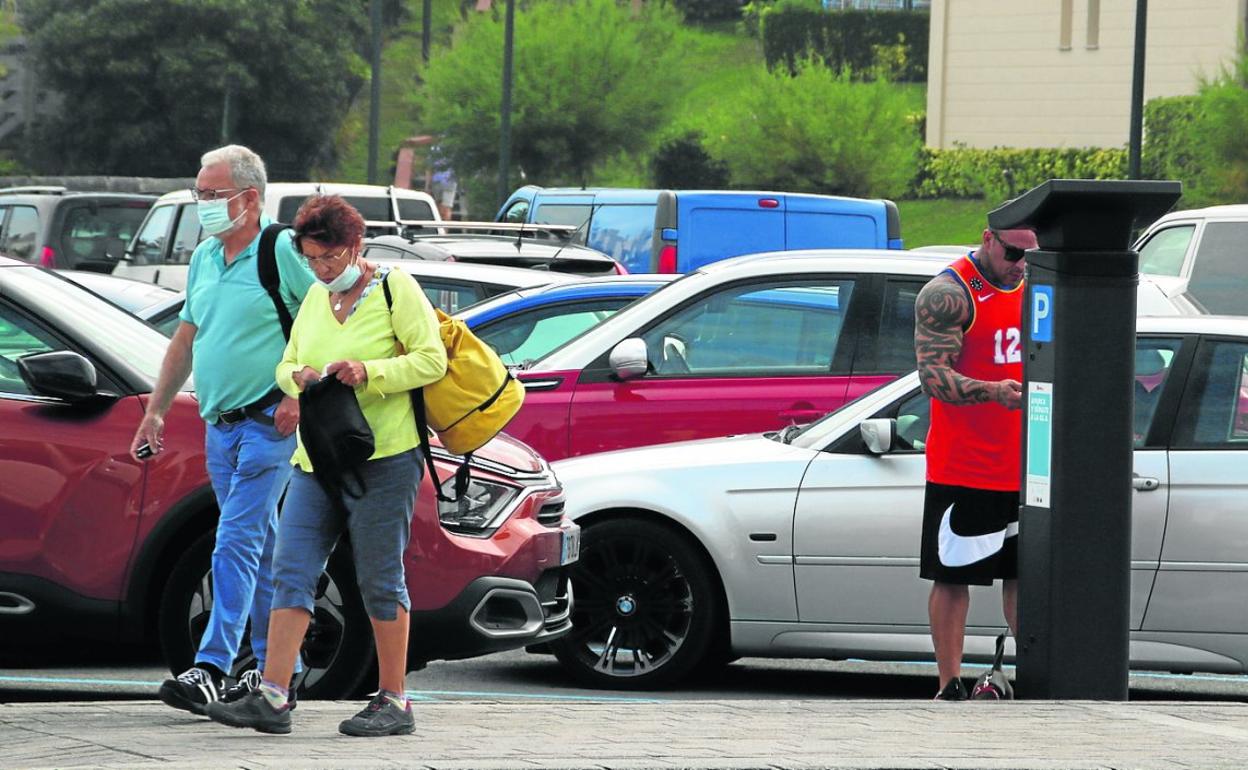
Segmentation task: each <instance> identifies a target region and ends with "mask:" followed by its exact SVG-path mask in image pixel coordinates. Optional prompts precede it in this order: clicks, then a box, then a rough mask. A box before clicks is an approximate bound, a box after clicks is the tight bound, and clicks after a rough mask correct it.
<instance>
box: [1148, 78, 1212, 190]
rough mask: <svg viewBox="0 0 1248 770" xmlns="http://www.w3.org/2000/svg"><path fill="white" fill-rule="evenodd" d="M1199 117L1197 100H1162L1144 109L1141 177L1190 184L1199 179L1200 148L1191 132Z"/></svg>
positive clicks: (1198, 100) (1166, 98)
mask: <svg viewBox="0 0 1248 770" xmlns="http://www.w3.org/2000/svg"><path fill="white" fill-rule="evenodd" d="M1199 115H1200V97H1199V96H1164V97H1160V98H1157V99H1152V100H1150V101H1148V102H1147V103H1146V104H1145V105H1144V148H1143V151H1142V152H1141V157H1140V166H1141V171H1143V172H1144V176H1145V177H1147V178H1149V179H1180V180H1182V181H1183V182H1184V184H1191V183H1193V182H1194V181H1195V180H1196V179H1197V178H1198V177H1199V176H1200V174H1201V159H1200V147H1199V145H1198V143H1197V142H1196V141H1195V138H1196V133H1195V132H1193V131H1192V127H1193V126H1194V125H1196V123H1197V120H1198V118H1199Z"/></svg>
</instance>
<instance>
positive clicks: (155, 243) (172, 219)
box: [113, 182, 441, 290]
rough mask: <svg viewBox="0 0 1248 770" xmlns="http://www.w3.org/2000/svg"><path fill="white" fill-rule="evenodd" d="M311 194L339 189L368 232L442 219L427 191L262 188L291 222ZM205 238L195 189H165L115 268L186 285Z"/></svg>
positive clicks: (278, 215) (281, 217) (275, 213)
mask: <svg viewBox="0 0 1248 770" xmlns="http://www.w3.org/2000/svg"><path fill="white" fill-rule="evenodd" d="M310 195H341V196H342V197H343V198H345V199H346V201H347V202H348V203H350V204H351V205H352V206H355V208H356V209H358V210H359V212H360V214H361V215H363V217H364V221H365V223H366V225H367V230H366V233H365V234H366V235H369V236H373V235H391V234H397V233H401V232H402V230H403V225H402V222H412V221H426V222H428V221H440V220H441V218H440V217H439V216H438V207H437V206H436V205H435V204H434V201H433V198H432V197H431V196H430V195H429V194H428V193H424V192H420V191H419V190H407V189H404V188H401V187H384V186H381V185H367V184H340V183H337V182H270V183H269V184H268V186H267V187H266V188H265V192H264V213H265V215H266V216H268V217H269V218H270V219H272V220H273V221H274V222H290V221H291V220H292V219H294V217H295V212H296V211H298V210H299V207H300V206H301V205H303V202H304V201H305V200H307V198H308V196H310ZM201 240H203V231H202V230H201V229H200V226H199V218H198V217H197V216H196V215H195V202H194V201H192V200H191V191H190V190H177V191H175V192H171V193H166V194H165V195H162V196H160V198H159V199H158V200H157V201H156V203H154V204H153V205H152V208H151V210H150V211H148V212H147V217H146V218H145V219H144V220H143V223H142V224H141V225H140V226H139V229H138V232H137V233H136V234H135V236H134V239H133V240H132V241H131V242H130V245H129V247H128V248H127V249H126V253H125V256H123V257H122V259H121V261H120V262H118V264H117V267H116V268H115V269H114V270H113V274H114V275H122V276H125V277H127V278H134V279H137V280H140V281H149V282H151V283H156V284H160V285H161V286H168V287H169V288H171V289H177V290H182V289H185V288H186V269H187V264H188V263H189V262H190V261H191V253H192V252H193V251H195V247H196V246H197V245H198V244H199V242H200V241H201Z"/></svg>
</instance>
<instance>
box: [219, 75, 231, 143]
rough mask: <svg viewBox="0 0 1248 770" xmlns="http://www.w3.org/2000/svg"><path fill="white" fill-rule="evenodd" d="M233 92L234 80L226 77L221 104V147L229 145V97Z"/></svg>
mask: <svg viewBox="0 0 1248 770" xmlns="http://www.w3.org/2000/svg"><path fill="white" fill-rule="evenodd" d="M233 92H234V78H233V77H230V76H226V78H225V97H224V98H223V99H222V104H221V145H222V146H225V145H227V144H229V143H230V96H232V95H233Z"/></svg>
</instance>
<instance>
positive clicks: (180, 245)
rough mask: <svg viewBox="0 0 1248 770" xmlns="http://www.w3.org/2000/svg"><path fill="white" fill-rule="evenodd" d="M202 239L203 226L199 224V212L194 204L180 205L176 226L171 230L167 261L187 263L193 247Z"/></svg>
mask: <svg viewBox="0 0 1248 770" xmlns="http://www.w3.org/2000/svg"><path fill="white" fill-rule="evenodd" d="M203 239H204V228H203V227H201V226H200V224H199V214H197V213H196V211H195V207H194V206H182V207H181V211H180V212H179V213H178V226H177V229H176V230H174V231H173V250H172V251H170V252H169V261H170V262H171V263H173V264H178V265H187V264H190V262H191V255H192V254H194V253H195V247H196V246H198V245H199V242H200V241H202V240H203Z"/></svg>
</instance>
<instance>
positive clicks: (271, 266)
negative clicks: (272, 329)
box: [256, 222, 295, 342]
mask: <svg viewBox="0 0 1248 770" xmlns="http://www.w3.org/2000/svg"><path fill="white" fill-rule="evenodd" d="M288 229H290V225H283V224H281V223H279V222H274V223H273V224H271V225H269V226H268V227H266V228H264V230H263V231H262V232H261V233H260V249H259V253H258V254H257V255H256V256H257V259H256V270H257V271H258V272H259V273H260V285H261V286H263V287H264V290H265V291H266V292H268V295H269V299H271V300H273V308H274V309H275V310H277V320H278V322H279V323H280V324H281V325H282V336H283V337H285V338H286V341H287V342H290V328H291V327H292V326H294V323H295V320H294V319H293V318H291V317H290V310H288V309H287V307H286V303H285V302H283V301H282V295H281V292H280V291H279V289H280V288H281V285H282V276H281V273H279V272H278V269H277V236H278V235H280V234H281V232H282V231H283V230H288Z"/></svg>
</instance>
